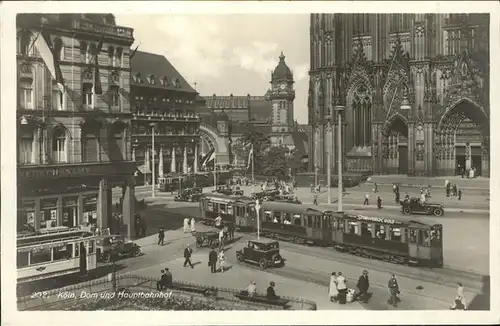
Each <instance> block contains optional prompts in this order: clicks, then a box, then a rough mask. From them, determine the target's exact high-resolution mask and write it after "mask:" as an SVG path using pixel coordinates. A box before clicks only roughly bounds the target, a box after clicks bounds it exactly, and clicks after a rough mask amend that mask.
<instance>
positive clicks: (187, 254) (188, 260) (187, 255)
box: [184, 244, 194, 268]
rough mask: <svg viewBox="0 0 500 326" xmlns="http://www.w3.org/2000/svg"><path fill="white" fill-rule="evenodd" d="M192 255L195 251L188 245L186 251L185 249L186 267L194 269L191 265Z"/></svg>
mask: <svg viewBox="0 0 500 326" xmlns="http://www.w3.org/2000/svg"><path fill="white" fill-rule="evenodd" d="M192 254H193V249H191V246H190V245H189V244H188V245H187V247H186V249H184V267H186V266H187V265H188V264H189V266H191V268H194V266H193V264H192V263H191V255H192Z"/></svg>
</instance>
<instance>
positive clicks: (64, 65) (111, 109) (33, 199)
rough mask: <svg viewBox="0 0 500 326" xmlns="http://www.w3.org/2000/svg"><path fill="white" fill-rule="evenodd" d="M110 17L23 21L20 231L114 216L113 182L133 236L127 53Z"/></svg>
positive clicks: (127, 36)
mask: <svg viewBox="0 0 500 326" xmlns="http://www.w3.org/2000/svg"><path fill="white" fill-rule="evenodd" d="M132 33H133V30H132V29H130V28H126V27H121V26H116V24H115V20H114V17H113V15H102V14H89V15H79V14H26V15H25V14H23V15H18V20H17V64H18V80H17V83H18V107H17V118H18V121H17V131H18V142H17V149H18V153H17V155H18V178H17V181H18V199H19V200H18V214H17V221H18V230H19V231H21V230H23V229H30V230H33V229H35V230H40V229H49V228H56V227H60V226H67V227H76V226H79V225H82V224H87V223H92V222H95V223H97V226H98V227H99V228H106V227H114V226H115V225H113V223H111V219H110V217H111V210H112V193H111V189H112V187H114V186H121V187H122V189H123V206H122V207H123V212H122V213H123V221H124V224H126V225H127V226H128V234H129V235H130V234H133V233H134V230H133V227H134V223H132V222H131V221H132V218H133V214H134V204H135V196H134V183H133V181H134V180H133V175H134V172H135V165H134V162H133V161H132V155H131V152H130V121H131V119H132V114H131V112H130V103H129V101H130V99H129V98H128V94H129V92H130V86H129V79H130V77H129V74H130V66H129V53H130V45H131V44H132V42H133V40H134V39H133V35H132Z"/></svg>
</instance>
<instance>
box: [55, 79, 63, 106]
mask: <svg viewBox="0 0 500 326" xmlns="http://www.w3.org/2000/svg"><path fill="white" fill-rule="evenodd" d="M52 110H57V111H59V110H64V108H63V93H62V92H61V89H60V88H59V86H58V85H57V82H56V81H55V80H53V81H52Z"/></svg>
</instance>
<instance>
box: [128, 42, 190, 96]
mask: <svg viewBox="0 0 500 326" xmlns="http://www.w3.org/2000/svg"><path fill="white" fill-rule="evenodd" d="M130 65H131V68H132V69H131V70H132V71H131V76H130V77H131V78H130V85H131V86H140V87H149V88H158V89H165V90H177V91H183V92H189V93H197V92H196V90H194V88H193V87H191V85H189V83H188V82H187V81H186V80H185V79H184V77H183V76H182V75H181V74H180V73H179V72H178V71H177V69H175V67H174V66H173V65H172V64H171V63H170V61H168V60H167V58H165V57H164V56H162V55H159V54H153V53H148V52H142V51H137V52H136V53H135V54H134V56H133V57H132V62H131V64H130ZM138 74H140V77H141V80H142V82H140V83H139V82H137V80H136V77H137V75H138ZM151 77H152V78H151ZM150 78H151V79H152V80H154V83H151V82H150V81H149V80H148V79H150ZM164 80H166V81H167V83H165V84H164ZM176 83H178V85H177V86H176Z"/></svg>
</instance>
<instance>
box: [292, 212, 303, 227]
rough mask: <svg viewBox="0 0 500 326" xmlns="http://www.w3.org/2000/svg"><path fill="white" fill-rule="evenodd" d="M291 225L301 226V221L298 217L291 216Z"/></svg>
mask: <svg viewBox="0 0 500 326" xmlns="http://www.w3.org/2000/svg"><path fill="white" fill-rule="evenodd" d="M293 224H294V225H297V226H302V219H301V218H300V215H297V214H295V215H293Z"/></svg>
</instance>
